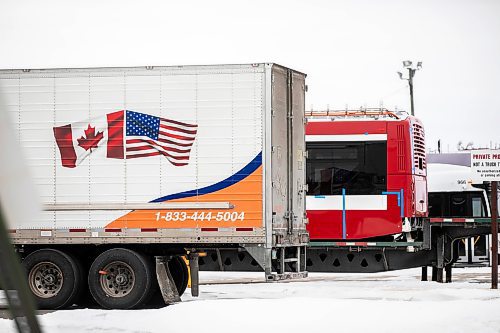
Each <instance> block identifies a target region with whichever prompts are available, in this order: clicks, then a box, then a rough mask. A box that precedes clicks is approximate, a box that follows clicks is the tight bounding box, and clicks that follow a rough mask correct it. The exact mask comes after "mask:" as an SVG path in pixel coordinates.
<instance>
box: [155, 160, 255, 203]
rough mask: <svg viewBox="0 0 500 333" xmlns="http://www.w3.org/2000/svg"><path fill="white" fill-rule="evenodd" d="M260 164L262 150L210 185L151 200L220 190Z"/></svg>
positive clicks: (185, 196) (243, 177)
mask: <svg viewBox="0 0 500 333" xmlns="http://www.w3.org/2000/svg"><path fill="white" fill-rule="evenodd" d="M261 165H262V152H260V153H259V154H257V156H255V158H254V159H253V160H252V161H251V162H250V163H248V164H247V165H245V166H244V167H243V169H241V170H240V171H238V172H237V173H235V174H234V175H232V176H230V177H228V178H226V179H224V180H221V181H220V182H218V183H215V184H213V185H210V186H206V187H203V188H200V189H195V190H189V191H185V192H180V193H175V194H169V195H167V196H164V197H161V198H158V199H155V200H152V201H151V202H163V201H168V200H173V199H181V198H189V197H194V196H197V195H203V194H208V193H212V192H216V191H219V190H222V189H224V188H226V187H229V186H231V185H234V184H236V183H237V182H239V181H241V180H243V179H245V178H246V177H247V176H249V175H251V174H252V173H253V172H254V171H255V170H257V168H258V167H259V166H261Z"/></svg>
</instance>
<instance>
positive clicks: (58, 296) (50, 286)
mask: <svg viewBox="0 0 500 333" xmlns="http://www.w3.org/2000/svg"><path fill="white" fill-rule="evenodd" d="M23 265H24V267H25V269H26V272H27V274H28V286H29V288H30V290H31V293H32V294H33V296H34V298H35V300H36V302H37V304H38V307H39V308H40V309H51V310H55V309H62V308H66V307H68V306H71V305H73V303H74V302H75V301H76V299H77V298H78V297H79V295H80V294H81V292H82V289H83V282H84V281H83V271H82V269H81V265H80V264H79V263H78V261H77V260H76V259H75V258H74V257H73V256H71V255H69V254H67V253H64V252H62V251H59V250H54V249H42V250H37V251H35V252H33V253H31V254H29V255H28V256H27V257H26V258H25V259H24V261H23Z"/></svg>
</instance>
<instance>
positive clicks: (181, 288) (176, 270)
mask: <svg viewBox="0 0 500 333" xmlns="http://www.w3.org/2000/svg"><path fill="white" fill-rule="evenodd" d="M168 268H169V270H170V274H172V279H174V283H175V286H176V287H177V292H178V293H179V296H182V294H184V292H185V291H186V288H187V285H188V281H189V271H188V268H187V265H186V262H185V261H184V260H183V259H182V258H181V257H174V258H172V260H170V261H169V262H168Z"/></svg>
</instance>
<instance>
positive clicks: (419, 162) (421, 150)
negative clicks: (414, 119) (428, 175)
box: [412, 123, 426, 170]
mask: <svg viewBox="0 0 500 333" xmlns="http://www.w3.org/2000/svg"><path fill="white" fill-rule="evenodd" d="M412 126H413V162H414V164H415V169H420V170H425V168H426V161H425V133H424V128H423V127H422V126H421V125H419V124H416V123H413V124H412Z"/></svg>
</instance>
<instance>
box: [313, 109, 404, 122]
mask: <svg viewBox="0 0 500 333" xmlns="http://www.w3.org/2000/svg"><path fill="white" fill-rule="evenodd" d="M405 114H406V113H404V112H400V111H398V112H393V111H389V110H387V109H385V108H360V109H352V110H350V109H345V110H323V111H312V110H311V111H306V117H308V118H317V117H318V118H320V117H327V118H330V119H332V120H333V119H335V118H337V119H345V118H359V117H365V118H375V119H378V118H393V119H401V116H403V115H405Z"/></svg>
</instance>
